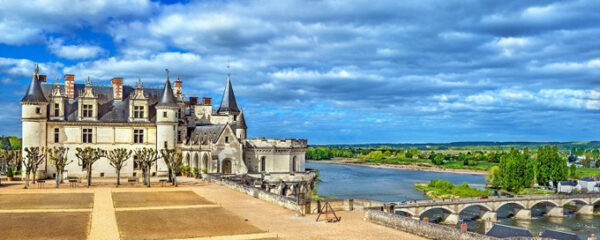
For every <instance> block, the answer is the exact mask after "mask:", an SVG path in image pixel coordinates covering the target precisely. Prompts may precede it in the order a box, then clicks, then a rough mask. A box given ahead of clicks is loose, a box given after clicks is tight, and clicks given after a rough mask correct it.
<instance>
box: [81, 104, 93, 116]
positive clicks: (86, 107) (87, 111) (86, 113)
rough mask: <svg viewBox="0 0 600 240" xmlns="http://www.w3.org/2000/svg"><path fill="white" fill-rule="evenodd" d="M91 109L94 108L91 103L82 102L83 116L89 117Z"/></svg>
mask: <svg viewBox="0 0 600 240" xmlns="http://www.w3.org/2000/svg"><path fill="white" fill-rule="evenodd" d="M93 111H94V108H93V107H92V105H91V104H83V107H82V110H81V114H82V115H83V117H84V118H89V117H92V115H93V114H92V113H93Z"/></svg>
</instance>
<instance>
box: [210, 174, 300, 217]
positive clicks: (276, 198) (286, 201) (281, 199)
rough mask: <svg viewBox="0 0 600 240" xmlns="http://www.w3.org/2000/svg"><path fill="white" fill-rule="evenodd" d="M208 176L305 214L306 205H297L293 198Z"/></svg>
mask: <svg viewBox="0 0 600 240" xmlns="http://www.w3.org/2000/svg"><path fill="white" fill-rule="evenodd" d="M208 178H209V179H210V181H211V182H217V183H219V184H221V185H224V186H227V187H229V188H231V189H233V190H236V191H239V192H243V193H246V194H248V195H250V196H253V197H255V198H258V199H260V200H264V201H267V202H270V203H274V204H277V205H279V206H282V207H284V208H287V209H290V210H292V211H295V212H297V213H299V214H305V213H306V212H307V210H306V207H304V206H300V205H298V204H297V203H296V201H294V199H292V198H289V197H285V196H281V195H277V194H274V193H270V192H267V191H265V190H262V189H258V188H255V187H251V186H246V185H243V184H240V183H237V182H233V181H229V180H225V179H218V178H213V177H208Z"/></svg>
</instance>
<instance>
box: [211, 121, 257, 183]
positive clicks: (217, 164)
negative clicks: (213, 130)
mask: <svg viewBox="0 0 600 240" xmlns="http://www.w3.org/2000/svg"><path fill="white" fill-rule="evenodd" d="M213 146H214V148H213V151H212V156H213V160H214V161H212V162H211V166H210V168H211V169H212V171H211V172H213V173H215V172H219V173H226V172H227V170H226V169H225V168H224V167H223V166H224V165H225V164H226V163H225V161H230V162H231V173H235V174H243V173H247V172H248V169H247V168H246V164H244V161H243V158H242V156H243V155H242V154H243V151H242V145H241V143H240V142H239V140H238V139H237V138H236V137H235V132H234V131H233V130H232V129H231V128H230V127H226V128H225V130H224V132H223V133H222V134H221V136H220V137H219V139H218V140H217V142H216V143H215V144H214V145H213Z"/></svg>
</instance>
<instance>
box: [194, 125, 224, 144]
mask: <svg viewBox="0 0 600 240" xmlns="http://www.w3.org/2000/svg"><path fill="white" fill-rule="evenodd" d="M225 126H226V125H225V124H209V125H196V126H193V127H191V128H188V136H187V141H186V144H188V145H190V144H192V145H197V144H200V145H203V144H208V143H209V142H213V143H215V142H217V140H218V139H219V135H221V132H223V129H224V128H225Z"/></svg>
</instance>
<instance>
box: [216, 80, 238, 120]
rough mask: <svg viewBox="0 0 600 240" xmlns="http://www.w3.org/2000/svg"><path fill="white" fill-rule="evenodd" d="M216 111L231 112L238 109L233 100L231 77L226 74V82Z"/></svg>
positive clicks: (236, 111)
mask: <svg viewBox="0 0 600 240" xmlns="http://www.w3.org/2000/svg"><path fill="white" fill-rule="evenodd" d="M217 112H218V113H221V112H233V113H238V112H240V109H239V108H238V106H237V102H236V101H235V94H234V93H233V87H232V86H231V78H230V77H229V76H227V84H226V85H225V90H224V91H223V98H221V105H220V106H219V110H218V111H217Z"/></svg>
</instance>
